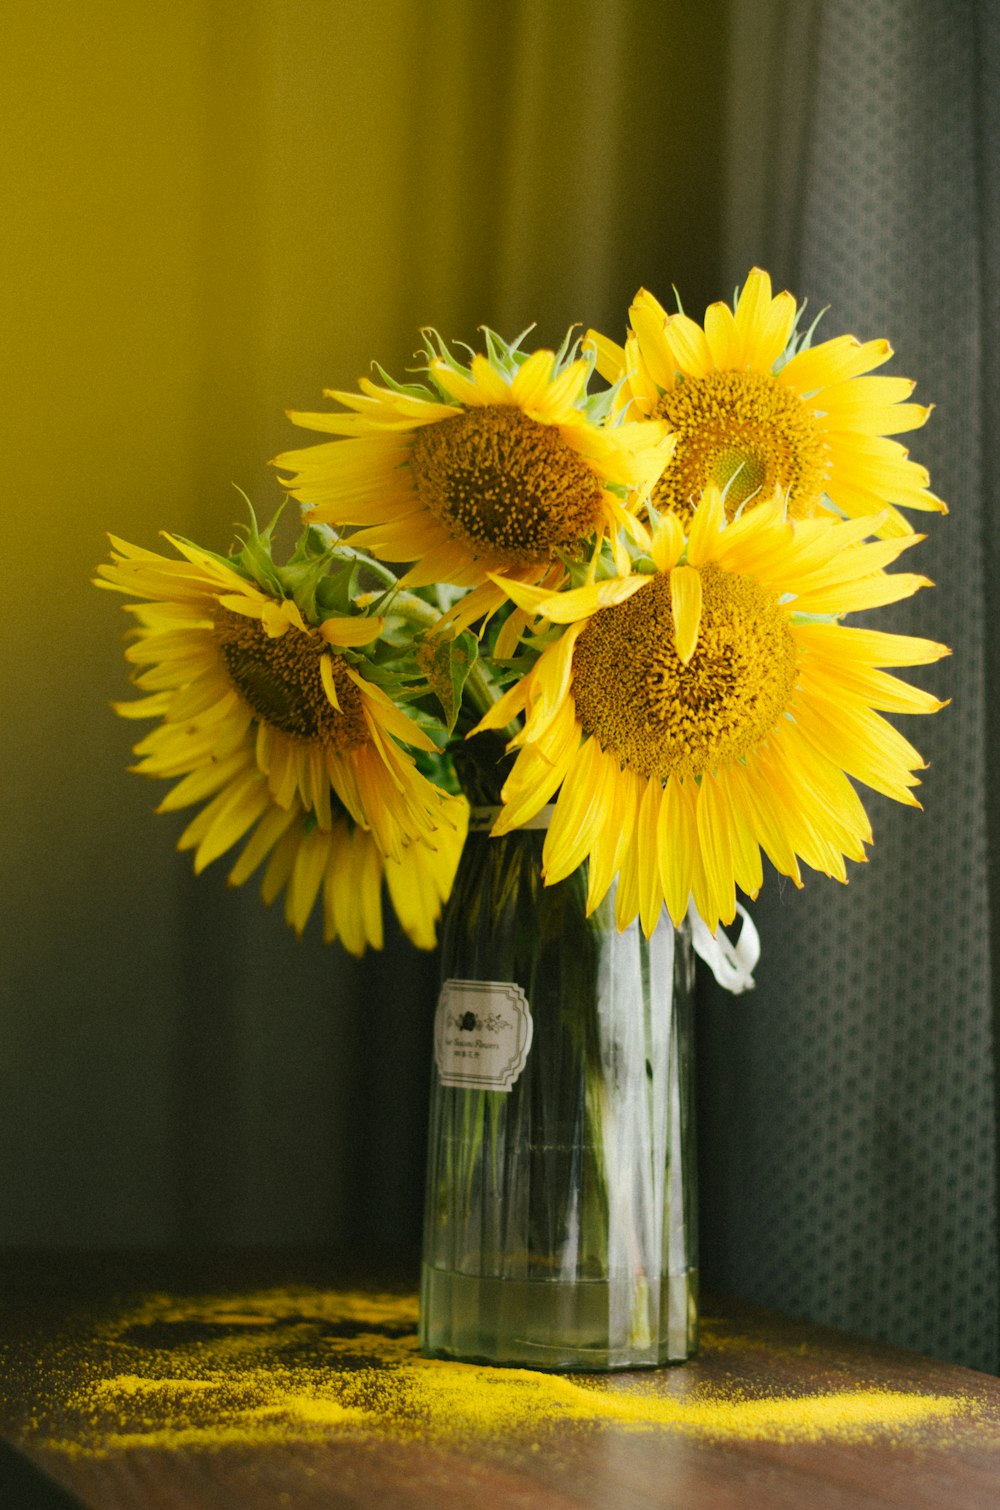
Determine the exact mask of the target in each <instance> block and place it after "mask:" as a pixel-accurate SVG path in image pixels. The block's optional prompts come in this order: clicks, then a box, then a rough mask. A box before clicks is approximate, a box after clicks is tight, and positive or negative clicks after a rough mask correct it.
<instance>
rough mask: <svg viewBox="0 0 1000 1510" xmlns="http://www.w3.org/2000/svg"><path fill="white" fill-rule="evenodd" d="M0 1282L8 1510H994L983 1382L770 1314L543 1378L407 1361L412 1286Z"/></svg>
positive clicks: (320, 1273) (212, 1280) (174, 1276)
mask: <svg viewBox="0 0 1000 1510" xmlns="http://www.w3.org/2000/svg"><path fill="white" fill-rule="evenodd" d="M0 1271H2V1283H3V1295H4V1300H3V1312H2V1317H0V1433H2V1438H3V1442H0V1505H3V1507H4V1510H22V1507H23V1510H59V1507H63V1510H69V1507H71V1506H77V1507H79V1506H80V1505H85V1506H88V1507H91V1510H161V1507H163V1510H167V1507H170V1510H229V1507H233V1510H236V1507H240V1510H257V1507H264V1506H267V1507H268V1510H272V1507H278V1506H289V1507H292V1510H312V1507H317V1510H318V1507H321V1506H322V1507H323V1510H336V1507H340V1506H359V1507H365V1510H369V1507H375V1506H387V1507H389V1506H391V1507H393V1510H396V1507H401V1510H405V1507H408V1506H428V1507H430V1506H433V1507H434V1510H449V1507H459V1506H462V1507H464V1506H479V1505H480V1504H481V1503H482V1502H484V1501H488V1500H489V1499H491V1498H492V1499H493V1500H494V1501H495V1502H497V1503H498V1504H501V1505H503V1506H504V1507H508V1506H510V1507H523V1510H529V1507H530V1510H571V1507H590V1506H593V1507H598V1506H599V1507H601V1510H607V1507H609V1506H619V1505H621V1506H627V1507H633V1506H634V1507H645V1506H649V1507H654V1506H655V1507H657V1510H663V1507H666V1510H671V1507H675V1506H676V1507H678V1510H703V1507H704V1510H728V1507H739V1510H747V1507H752V1510H756V1507H762V1510H771V1507H775V1510H780V1507H788V1510H803V1507H809V1510H812V1507H814V1506H815V1507H821V1510H823V1507H831V1510H833V1507H848V1506H849V1507H852V1510H855V1507H868V1506H885V1505H895V1506H905V1507H907V1510H921V1507H924V1506H926V1507H933V1510H951V1507H956V1510H978V1507H983V1510H986V1507H989V1510H995V1507H996V1506H997V1505H998V1504H1000V1381H998V1380H997V1379H995V1378H993V1376H992V1375H987V1374H980V1373H976V1372H974V1371H973V1370H970V1369H964V1368H960V1367H958V1366H956V1365H953V1364H945V1363H939V1362H935V1361H933V1360H931V1359H927V1358H922V1357H919V1356H918V1355H916V1354H913V1353H907V1352H904V1351H901V1350H900V1349H897V1348H892V1347H888V1346H884V1345H882V1344H879V1343H873V1342H867V1341H864V1340H862V1339H860V1338H857V1337H852V1336H849V1335H847V1334H845V1333H842V1332H837V1331H833V1330H830V1329H828V1328H824V1327H818V1326H815V1325H812V1324H809V1323H805V1322H800V1321H795V1320H791V1319H789V1318H786V1317H782V1316H779V1315H776V1314H774V1313H771V1312H765V1311H760V1310H755V1309H752V1308H748V1307H744V1306H740V1305H733V1304H726V1303H721V1302H719V1303H715V1302H712V1303H709V1305H708V1306H707V1307H706V1308H705V1312H704V1323H703V1338H702V1349H701V1353H700V1355H699V1357H698V1358H697V1359H695V1360H693V1361H692V1362H690V1363H688V1364H685V1365H683V1366H681V1367H674V1368H666V1369H660V1370H651V1371H645V1372H641V1371H635V1372H631V1373H623V1374H613V1375H597V1374H575V1375H561V1376H556V1375H546V1374H540V1373H533V1372H529V1371H527V1370H518V1369H495V1368H488V1367H485V1366H480V1365H472V1364H458V1363H445V1362H441V1361H438V1360H432V1359H425V1358H422V1357H421V1356H420V1354H419V1352H418V1350H417V1344H416V1296H415V1294H414V1291H413V1275H412V1273H410V1274H403V1275H398V1274H397V1275H396V1276H395V1278H392V1277H386V1276H387V1274H388V1273H389V1271H388V1270H387V1268H386V1267H385V1266H384V1265H383V1266H366V1267H365V1268H363V1269H362V1268H360V1267H359V1265H358V1263H357V1260H356V1259H355V1260H354V1261H353V1263H352V1262H351V1261H345V1260H338V1261H335V1260H334V1259H332V1258H329V1257H328V1258H326V1259H315V1258H313V1259H303V1258H292V1257H290V1256H287V1255H285V1256H267V1255H242V1256H236V1255H230V1256H215V1257H212V1258H210V1257H207V1256H202V1257H199V1258H192V1257H187V1258H179V1257H177V1256H174V1257H172V1258H153V1257H150V1256H146V1257H138V1256H135V1255H133V1256H131V1257H127V1256H118V1257H113V1258H103V1259H95V1258H89V1259H84V1258H80V1257H76V1258H73V1257H67V1256H62V1257H59V1258H52V1257H48V1258H46V1257H43V1256H25V1255H20V1256H14V1255H8V1256H7V1257H6V1259H0ZM373 1274H376V1275H378V1278H377V1279H372V1278H371V1276H372V1275H373ZM4 1442H5V1443H6V1444H7V1445H6V1446H4V1445H3V1443H4Z"/></svg>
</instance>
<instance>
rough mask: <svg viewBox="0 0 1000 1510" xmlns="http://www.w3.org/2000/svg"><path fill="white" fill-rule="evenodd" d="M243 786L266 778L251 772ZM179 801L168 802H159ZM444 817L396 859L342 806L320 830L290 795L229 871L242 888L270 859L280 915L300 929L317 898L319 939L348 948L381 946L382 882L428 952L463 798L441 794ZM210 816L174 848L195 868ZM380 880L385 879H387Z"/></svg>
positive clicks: (451, 873) (461, 835)
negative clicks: (188, 854) (427, 840)
mask: <svg viewBox="0 0 1000 1510" xmlns="http://www.w3.org/2000/svg"><path fill="white" fill-rule="evenodd" d="M246 779H247V781H248V783H249V784H251V785H252V784H254V783H256V784H258V785H259V784H260V783H261V782H263V781H264V780H265V778H264V777H263V776H262V775H261V773H260V772H259V771H256V770H254V771H250V770H248V771H247V774H246ZM171 805H176V804H171V803H170V802H169V800H168V802H167V803H164V807H167V806H171ZM446 816H447V821H446V822H444V823H443V824H442V826H441V828H440V829H439V830H438V833H437V835H436V837H435V843H436V847H435V848H434V849H430V848H428V846H427V845H426V844H421V843H419V842H418V843H414V844H409V845H406V846H405V847H404V848H403V849H402V850H401V851H400V856H399V859H398V860H392V859H388V860H387V859H386V858H385V856H384V855H383V854H382V852H381V850H380V849H379V847H378V844H377V843H376V841H375V837H374V835H373V834H372V833H371V832H370V831H369V830H367V829H363V828H358V827H357V826H356V825H355V824H353V823H352V822H351V821H350V819H349V818H348V817H347V815H346V813H344V814H341V815H339V816H336V817H334V819H333V822H332V823H331V825H330V827H329V828H328V829H322V828H320V826H319V824H318V823H317V822H316V820H315V816H314V815H313V814H310V813H307V812H306V811H305V810H304V809H303V807H302V805H301V803H300V802H299V801H298V800H296V801H295V802H294V803H293V804H292V806H291V807H290V808H287V809H285V808H279V807H275V806H274V805H273V803H272V804H271V805H270V806H269V807H268V808H267V809H266V811H265V814H264V817H263V818H262V819H261V820H260V822H259V823H258V825H257V827H256V829H255V830H254V831H253V833H252V834H251V835H250V837H249V839H248V840H247V843H246V844H245V845H244V847H243V850H242V852H241V853H240V855H239V858H238V859H237V861H236V864H235V865H234V866H233V868H232V870H231V871H230V873H229V884H230V886H241V885H242V884H243V883H244V882H245V881H247V880H249V878H250V877H251V876H252V875H253V873H254V871H255V870H257V869H258V867H259V866H260V865H261V864H262V863H263V862H264V861H265V860H266V861H267V864H266V866H265V869H264V876H263V880H262V882H261V894H262V895H263V898H264V901H265V902H267V904H268V905H269V906H270V904H271V903H272V902H273V901H274V900H275V899H276V898H277V897H278V896H280V894H281V892H282V890H284V893H285V919H286V921H287V922H288V924H289V926H290V927H292V928H294V929H295V931H296V933H297V934H299V935H300V936H301V934H302V932H303V930H304V928H305V926H306V923H307V922H308V920H309V917H310V915H311V914H312V911H313V908H314V906H315V905H316V902H317V900H319V899H320V898H322V914H323V938H324V941H325V942H326V943H327V944H332V943H333V941H334V939H339V940H340V942H341V943H342V944H343V946H344V948H345V949H347V950H348V952H349V953H351V954H355V955H359V956H360V955H361V954H363V953H364V951H365V949H366V948H372V949H381V947H382V941H383V928H382V899H383V889H384V886H385V887H387V888H388V891H389V897H390V900H391V902H392V905H393V909H394V911H395V913H396V916H397V917H398V918H399V921H400V923H401V924H402V926H403V929H404V931H405V932H406V934H407V936H408V937H409V938H410V940H411V941H412V943H414V944H415V945H416V946H417V948H418V949H433V948H434V944H435V940H436V925H437V923H438V920H439V919H440V916H441V909H442V906H443V904H444V903H445V902H446V901H447V899H448V896H449V894H450V892H451V887H452V882H453V881H454V879H455V871H456V869H457V867H458V861H459V857H460V856H461V853H462V846H463V844H464V842H465V832H466V827H467V824H468V804H467V803H466V802H465V799H464V798H461V797H452V798H448V799H447V814H446ZM214 826H215V815H213V813H212V812H211V803H210V804H209V806H208V807H206V808H204V809H203V810H202V812H200V813H199V814H198V816H197V817H196V818H195V819H194V821H193V822H192V823H190V824H189V825H188V827H187V829H185V831H184V833H183V834H182V835H181V839H180V843H179V846H178V847H179V848H180V849H194V850H195V870H196V871H200V870H202V869H203V868H204V866H205V865H206V864H208V863H209V861H210V860H213V859H215V858H216V846H215V845H214V844H213V842H212V832H213V828H214ZM383 883H384V885H383Z"/></svg>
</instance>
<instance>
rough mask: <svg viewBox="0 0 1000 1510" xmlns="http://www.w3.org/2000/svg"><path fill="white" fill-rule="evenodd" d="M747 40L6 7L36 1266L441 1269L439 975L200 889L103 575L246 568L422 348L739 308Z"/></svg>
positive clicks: (524, 20) (22, 985) (407, 959)
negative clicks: (112, 565) (159, 811)
mask: <svg viewBox="0 0 1000 1510" xmlns="http://www.w3.org/2000/svg"><path fill="white" fill-rule="evenodd" d="M716 12H717V14H715V13H716ZM713 15H715V20H716V22H717V21H718V19H720V18H721V17H722V15H723V8H722V7H718V8H716V7H714V6H712V5H707V6H706V5H705V4H704V3H701V0H683V3H681V0H669V3H664V4H660V5H656V6H652V7H650V6H648V5H645V4H642V3H639V0H503V3H500V4H496V5H484V4H481V3H479V0H376V3H372V0H239V3H237V0H173V3H171V4H170V5H168V6H164V5H162V4H156V3H153V0H134V3H133V4H130V5H128V6H122V5H120V4H117V3H115V4H113V3H111V0H72V3H71V0H53V3H52V4H49V5H47V6H44V7H38V6H36V5H34V4H29V3H28V0H10V3H8V5H7V6H6V7H5V8H4V21H3V27H4V33H5V35H4V43H5V55H6V56H7V58H8V59H9V60H10V65H11V66H10V67H9V69H8V73H7V76H6V81H5V87H4V90H3V91H2V93H0V137H2V138H3V140H4V141H5V143H6V156H5V160H4V167H3V173H4V190H5V193H4V204H5V206H6V207H7V213H6V216H5V228H4V235H3V237H2V238H0V242H2V255H3V257H4V259H5V269H4V273H3V279H2V282H3V287H4V292H5V297H6V301H7V305H8V316H7V319H8V335H9V339H8V341H7V343H6V344H7V361H6V362H5V364H4V384H5V392H4V396H3V413H4V416H5V419H6V421H7V427H6V430H7V436H8V442H7V446H6V448H5V453H4V459H5V469H6V482H7V487H6V505H5V525H6V528H5V553H4V559H3V565H4V570H5V591H4V595H3V604H4V608H3V617H4V625H3V633H4V655H3V658H2V661H0V676H2V679H3V690H2V697H3V701H2V708H3V735H2V737H3V740H4V746H5V762H4V773H5V780H4V784H3V796H4V807H5V813H4V823H3V843H2V855H0V865H2V875H3V887H4V891H3V895H4V899H5V901H4V907H3V909H2V910H0V934H2V940H3V954H4V959H5V969H4V986H3V995H4V999H3V1004H2V1008H0V1012H2V1019H3V1035H4V1043H5V1051H4V1054H3V1055H2V1056H0V1066H2V1067H0V1082H2V1084H0V1108H2V1110H0V1124H2V1125H0V1150H2V1153H0V1161H3V1165H4V1167H3V1168H0V1239H3V1240H6V1241H11V1242H24V1243H39V1242H47V1241H53V1242H64V1243H82V1244H88V1243H90V1244H95V1245H98V1244H108V1243H116V1242H128V1241H131V1240H136V1241H144V1242H154V1241H157V1240H161V1239H167V1238H171V1237H176V1236H178V1235H182V1236H185V1237H188V1238H191V1239H202V1238H212V1239H234V1240H236V1239H245V1240H256V1241H269V1242H281V1241H288V1242H306V1241H313V1240H318V1239H320V1238H322V1239H324V1240H329V1239H331V1238H332V1237H333V1236H335V1235H336V1233H337V1232H340V1231H343V1230H344V1226H345V1223H354V1224H355V1226H357V1225H359V1224H360V1226H362V1227H363V1226H364V1225H365V1223H367V1224H368V1226H369V1227H370V1228H372V1229H373V1230H377V1233H378V1234H380V1235H381V1236H382V1237H383V1238H385V1239H387V1240H389V1239H402V1238H407V1239H412V1237H413V1236H414V1234H415V1232H416V1229H417V1226H418V1224H419V1202H420V1194H419V1185H420V1170H421V1163H422V1155H421V1153H420V1151H419V1146H418V1145H419V1142H420V1127H419V1123H420V1119H421V1117H422V1115H423V1113H422V1103H423V1095H424V1092H425V1083H426V1077H427V1063H426V1061H427V1045H426V1042H425V1041H424V1037H423V1033H424V1028H425V1025H426V1014H427V1010H428V1008H429V1005H430V1002H431V999H432V994H433V982H432V978H433V963H432V962H431V961H428V960H425V959H420V960H419V961H416V962H415V961H414V957H413V956H412V954H411V955H406V956H404V957H403V958H402V960H396V961H395V963H394V958H393V957H389V958H386V959H385V960H382V961H377V960H371V961H368V962H366V963H365V964H363V965H362V966H360V967H359V966H356V965H355V964H354V963H353V962H351V961H349V960H347V958H346V956H344V955H343V954H342V953H341V952H340V951H339V949H333V950H329V951H327V950H324V949H323V946H322V945H321V943H320V942H319V939H318V937H316V936H314V935H313V934H310V935H308V936H307V938H306V940H305V941H304V943H303V944H302V945H301V946H296V944H295V941H294V940H293V939H292V938H291V937H290V936H289V935H288V933H287V931H286V929H285V927H284V924H283V921H282V919H281V918H280V917H279V916H272V915H268V914H266V913H265V912H264V911H263V909H262V908H261V906H260V903H259V899H258V898H257V897H256V895H255V894H254V893H253V892H252V890H251V889H250V888H247V889H246V892H245V894H244V893H242V892H240V893H227V892H226V890H225V887H224V884H223V877H224V865H225V862H222V864H221V865H218V866H216V867H213V868H212V869H211V870H209V872H208V873H206V874H205V875H204V876H202V877H200V878H199V879H197V880H196V879H195V878H194V877H193V876H192V875H191V873H190V864H189V860H188V858H187V857H186V856H177V855H175V854H174V853H173V852H172V844H173V841H174V840H175V838H176V837H177V835H178V834H179V832H180V830H181V828H182V826H183V817H182V816H181V817H180V818H166V817H164V818H154V817H153V816H152V812H151V809H152V808H153V807H154V806H155V804H156V802H157V800H158V798H159V795H160V793H159V792H158V791H157V790H155V789H153V788H152V787H150V786H147V785H146V784H144V783H142V782H139V781H138V780H136V779H135V778H134V777H130V776H127V775H126V774H125V770H124V767H125V765H126V763H127V760H128V746H129V743H130V742H131V740H132V739H134V738H135V737H136V726H134V725H125V724H123V723H121V722H120V721H117V720H116V719H115V718H114V716H113V715H112V714H111V713H110V711H109V709H108V703H109V701H110V700H111V699H113V698H118V697H124V696H127V694H128V686H127V682H126V678H125V674H124V667H123V663H122V660H121V634H122V632H123V629H124V628H125V627H126V621H125V618H124V615H122V614H121V613H120V611H119V610H118V606H117V599H115V598H114V597H112V595H110V594H100V593H98V592H96V591H95V590H94V589H93V588H92V587H90V586H89V584H88V578H89V576H90V573H91V571H92V568H93V567H94V565H95V564H96V563H97V561H99V560H100V559H101V558H102V557H103V556H104V555H105V553H106V540H105V534H104V532H105V531H107V530H111V531H114V532H115V533H117V534H119V535H121V536H124V537H125V538H127V539H130V540H133V541H135V542H137V543H139V544H142V545H144V546H147V547H155V545H156V543H157V532H158V531H159V530H161V529H171V530H174V531H176V532H179V533H182V534H188V535H191V536H193V537H194V538H196V539H198V540H199V541H200V542H202V543H203V544H205V545H207V546H209V547H211V548H214V549H218V550H225V549H227V548H228V545H229V543H230V540H231V538H232V531H233V526H234V524H235V523H236V522H238V521H239V520H240V519H241V517H242V514H243V504H242V501H241V499H240V498H239V496H238V495H237V494H236V493H235V492H234V490H233V487H232V484H233V483H236V484H238V485H239V486H240V487H242V488H243V489H245V490H246V492H247V493H248V494H249V495H250V496H251V497H252V498H253V500H254V502H255V504H256V506H257V508H258V511H259V513H260V514H261V515H262V516H264V517H266V516H268V515H269V514H270V512H271V511H272V510H273V509H274V508H275V507H276V505H277V503H278V501H279V496H280V490H279V489H278V487H277V485H276V482H275V479H274V476H273V474H272V473H271V472H270V471H269V470H268V468H267V466H266V461H267V458H268V457H269V456H271V455H273V454H275V453H276V452H277V451H278V450H280V449H283V448H287V446H288V445H289V444H291V443H293V439H294V432H293V431H292V430H291V427H290V426H289V425H288V423H287V421H286V420H285V418H284V415H283V410H284V409H285V408H286V407H296V406H298V407H303V406H304V407H307V408H313V407H316V406H317V405H318V404H319V402H320V390H321V388H322V387H323V386H336V385H341V386H343V385H348V384H351V383H353V382H354V380H355V379H356V378H357V376H358V375H359V374H361V373H362V372H364V371H365V370H366V369H367V367H368V364H369V363H370V361H371V360H372V358H376V357H377V358H378V359H379V360H380V361H381V362H383V363H384V364H385V365H386V366H387V367H389V368H390V369H392V370H395V371H397V372H400V371H401V370H402V369H403V368H405V367H406V366H407V365H410V364H411V363H412V354H413V352H414V350H415V349H416V347H417V345H418V341H419V335H418V331H419V328H420V326H421V325H423V324H433V325H435V326H436V327H438V328H439V329H440V330H441V332H442V333H443V334H444V335H445V336H447V337H448V338H452V339H454V338H458V339H464V340H466V341H469V342H474V341H475V340H476V338H477V337H476V329H477V326H478V325H480V324H481V323H491V324H493V325H495V326H496V327H497V328H499V329H500V330H501V331H502V332H504V333H505V334H508V335H513V334H515V333H516V332H517V331H518V330H520V329H522V328H523V327H524V326H526V325H528V324H530V323H531V322H532V321H537V322H538V336H539V339H540V340H543V341H548V342H557V341H558V340H559V339H561V337H562V334H563V333H564V331H565V329H566V327H567V326H568V325H569V324H570V323H571V322H573V321H579V322H582V323H584V324H587V323H593V324H603V325H606V326H607V327H608V328H609V329H612V330H621V329H623V326H624V320H625V310H626V306H627V302H628V299H629V298H630V296H631V295H632V293H633V292H634V291H635V289H636V288H637V287H638V286H639V284H640V283H643V282H651V283H653V284H654V286H656V287H657V288H659V289H660V290H661V291H665V290H667V289H668V288H669V285H670V282H671V281H676V282H677V283H678V284H679V285H681V286H683V287H685V289H686V290H687V291H688V292H689V293H690V296H691V298H692V300H693V301H694V302H697V300H698V299H699V298H701V297H703V296H708V295H709V294H710V293H712V291H713V290H714V287H715V277H714V272H713V259H714V257H715V251H716V247H717V245H718V227H719V223H720V220H719V216H720V211H719V204H718V195H717V189H718V182H719V165H718V151H717V146H718V139H719V133H720V129H721V128H720V125H719V122H720V120H721V114H720V108H719V107H720V94H721V77H722V74H721V58H722V49H723V31H724V28H723V27H722V26H720V25H718V24H711V22H712V20H713ZM373 998H375V1003H376V1004H375V1006H373V1005H372V1000H373ZM414 1148H416V1152H414ZM407 1161H409V1162H407ZM366 1191H367V1192H372V1191H374V1192H375V1195H371V1194H370V1193H369V1194H366ZM366 1202H367V1203H368V1204H367V1205H366Z"/></svg>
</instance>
